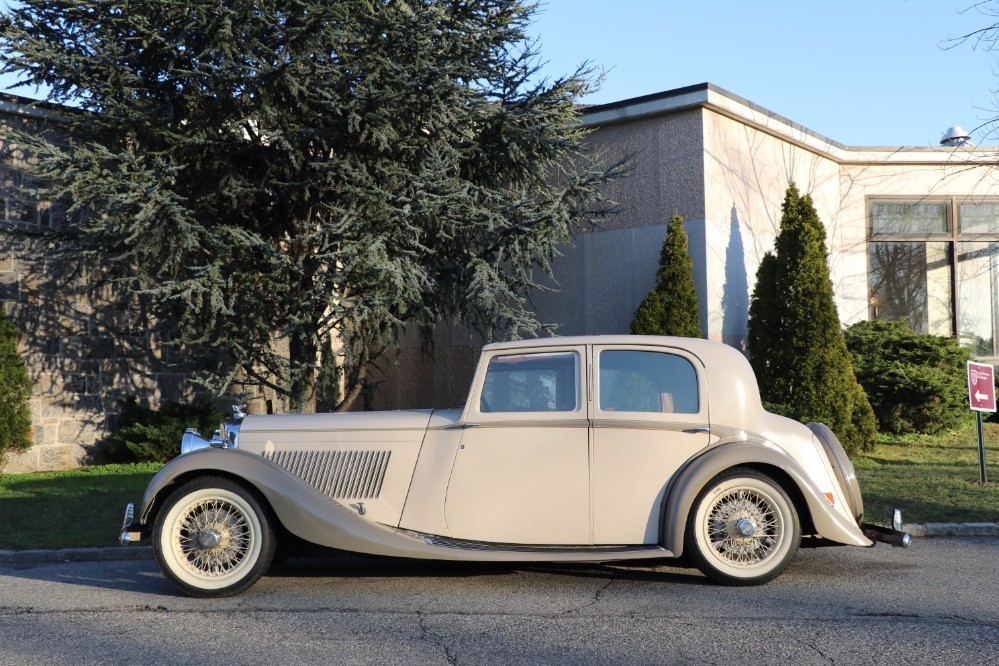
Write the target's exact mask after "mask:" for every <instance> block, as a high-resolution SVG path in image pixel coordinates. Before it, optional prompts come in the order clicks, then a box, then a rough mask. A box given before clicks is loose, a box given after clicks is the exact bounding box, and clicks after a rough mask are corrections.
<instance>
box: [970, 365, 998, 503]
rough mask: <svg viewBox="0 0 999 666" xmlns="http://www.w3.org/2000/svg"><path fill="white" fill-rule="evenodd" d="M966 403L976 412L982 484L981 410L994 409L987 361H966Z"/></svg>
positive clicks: (992, 378) (992, 373)
mask: <svg viewBox="0 0 999 666" xmlns="http://www.w3.org/2000/svg"><path fill="white" fill-rule="evenodd" d="M968 403H969V404H970V406H971V409H973V410H974V411H975V412H977V413H978V465H979V468H980V470H981V473H980V475H979V477H980V479H981V482H982V485H983V486H984V485H985V482H986V481H987V479H986V477H985V436H984V432H983V431H982V412H995V411H996V379H995V368H993V367H992V366H991V365H989V364H988V363H975V362H974V361H968Z"/></svg>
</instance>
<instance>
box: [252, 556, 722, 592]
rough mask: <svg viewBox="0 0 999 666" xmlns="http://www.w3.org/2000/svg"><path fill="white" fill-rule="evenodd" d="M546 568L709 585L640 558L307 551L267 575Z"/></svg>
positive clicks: (461, 573) (458, 573)
mask: <svg viewBox="0 0 999 666" xmlns="http://www.w3.org/2000/svg"><path fill="white" fill-rule="evenodd" d="M520 573H543V574H551V575H555V576H570V577H575V578H601V579H605V578H616V579H620V580H632V581H649V582H662V583H670V584H686V585H710V584H711V582H710V581H709V580H708V579H707V578H705V577H704V576H703V575H701V573H700V572H698V571H697V570H696V569H683V568H678V567H676V566H672V565H670V566H664V565H662V564H661V563H658V562H653V563H649V562H643V563H642V564H640V565H639V564H627V563H614V564H600V563H583V564H578V563H549V562H539V563H524V562H444V561H437V560H409V559H402V558H392V557H376V556H342V557H303V558H291V559H288V560H287V561H284V562H281V563H276V564H273V565H271V568H270V570H269V571H268V572H267V576H268V577H276V578H313V577H315V578H319V577H336V578H406V577H412V578H466V577H472V576H504V575H516V574H520Z"/></svg>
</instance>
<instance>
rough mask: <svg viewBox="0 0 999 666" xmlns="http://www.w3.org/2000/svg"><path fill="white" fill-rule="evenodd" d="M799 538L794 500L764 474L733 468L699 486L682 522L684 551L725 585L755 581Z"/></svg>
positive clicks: (790, 552)
mask: <svg viewBox="0 0 999 666" xmlns="http://www.w3.org/2000/svg"><path fill="white" fill-rule="evenodd" d="M800 541H801V526H800V524H799V521H798V514H797V512H796V511H795V508H794V503H793V502H792V501H791V499H790V498H789V497H788V495H787V493H786V492H784V490H783V489H782V488H781V487H780V484H778V483H777V482H775V481H774V480H773V479H771V478H770V477H768V476H766V475H764V474H761V473H759V472H756V471H754V470H751V469H745V468H735V469H732V470H729V471H728V472H725V473H723V474H721V475H720V476H718V477H717V478H715V479H714V480H713V481H712V482H711V483H710V484H708V486H707V487H705V488H704V490H702V491H701V493H700V495H699V496H698V498H697V500H695V502H694V505H693V507H692V509H691V513H690V515H689V517H688V521H687V535H686V550H687V552H689V553H690V555H691V558H692V559H693V561H694V563H695V564H696V565H697V568H698V569H700V570H701V571H703V572H704V574H705V575H706V576H708V577H710V578H712V579H713V580H715V581H718V582H720V583H724V584H726V585H760V584H763V583H766V582H768V581H771V580H773V579H774V578H776V577H777V576H778V575H779V574H780V573H781V572H782V571H783V570H784V569H785V568H786V567H787V565H788V564H790V562H791V558H793V557H794V554H795V552H797V550H798V544H799V543H800Z"/></svg>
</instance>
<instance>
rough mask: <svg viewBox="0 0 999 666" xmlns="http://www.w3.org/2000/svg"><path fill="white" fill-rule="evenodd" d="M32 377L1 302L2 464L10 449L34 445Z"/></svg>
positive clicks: (0, 385) (0, 452)
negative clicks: (30, 402) (32, 434)
mask: <svg viewBox="0 0 999 666" xmlns="http://www.w3.org/2000/svg"><path fill="white" fill-rule="evenodd" d="M30 399H31V379H30V377H28V368H27V366H26V365H25V363H24V359H22V358H21V355H20V354H19V353H18V351H17V329H16V328H14V325H13V324H11V323H10V322H9V321H7V315H6V313H5V312H4V309H3V307H2V306H0V468H2V467H3V463H4V458H5V457H6V454H7V453H8V452H9V451H25V450H27V449H28V448H29V447H30V446H31V409H30V407H29V405H28V400H30Z"/></svg>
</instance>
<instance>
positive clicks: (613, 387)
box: [600, 349, 699, 414]
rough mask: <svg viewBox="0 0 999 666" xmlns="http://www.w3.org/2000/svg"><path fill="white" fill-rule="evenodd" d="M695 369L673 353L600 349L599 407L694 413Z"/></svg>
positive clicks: (696, 401)
mask: <svg viewBox="0 0 999 666" xmlns="http://www.w3.org/2000/svg"><path fill="white" fill-rule="evenodd" d="M698 406H699V399H698V395H697V372H696V371H695V370H694V366H693V365H691V364H690V361H688V360H687V359H685V358H683V357H682V356H676V355H675V354H665V353H662V352H651V351H632V350H623V349H622V350H620V351H607V350H605V351H602V352H600V409H601V410H603V411H606V412H660V413H672V414H696V413H697V412H698Z"/></svg>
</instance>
